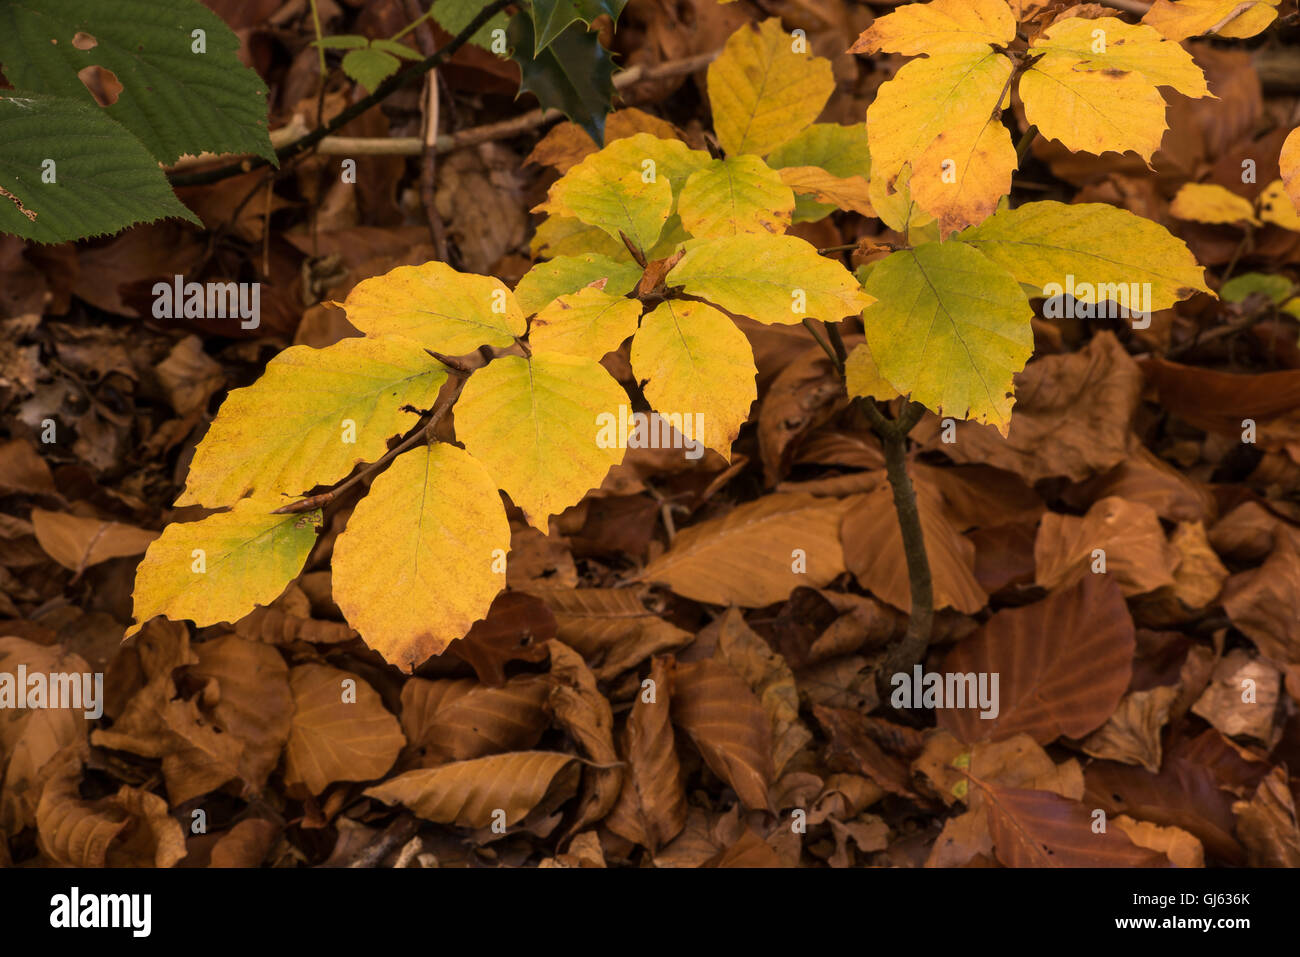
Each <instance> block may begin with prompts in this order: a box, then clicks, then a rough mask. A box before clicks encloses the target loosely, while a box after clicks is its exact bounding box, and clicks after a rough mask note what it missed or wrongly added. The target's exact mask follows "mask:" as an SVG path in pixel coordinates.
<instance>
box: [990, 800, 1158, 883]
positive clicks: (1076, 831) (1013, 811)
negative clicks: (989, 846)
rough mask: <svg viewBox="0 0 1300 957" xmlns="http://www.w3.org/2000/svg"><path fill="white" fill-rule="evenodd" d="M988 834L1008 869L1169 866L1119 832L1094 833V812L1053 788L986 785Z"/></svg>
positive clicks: (1156, 853) (995, 851)
mask: <svg viewBox="0 0 1300 957" xmlns="http://www.w3.org/2000/svg"><path fill="white" fill-rule="evenodd" d="M985 792H986V795H987V801H988V809H989V833H990V834H991V835H992V838H993V850H994V853H995V854H997V857H998V860H999V861H1001V862H1002V863H1003V864H1004V865H1006V866H1007V867H1168V866H1169V859H1168V858H1167V857H1166V856H1165V855H1164V854H1162V853H1159V852H1156V851H1152V850H1150V849H1148V848H1145V847H1139V846H1138V845H1137V844H1134V843H1133V842H1132V841H1131V840H1129V838H1128V836H1127V835H1126V834H1124V832H1123V831H1120V830H1110V829H1107V830H1106V831H1105V832H1104V833H1101V834H1098V833H1095V832H1094V831H1093V828H1092V825H1093V820H1094V818H1093V816H1092V812H1091V810H1090V809H1089V808H1088V807H1086V806H1085V805H1084V804H1083V803H1081V802H1079V801H1071V800H1068V799H1067V798H1063V797H1061V796H1060V795H1059V794H1053V793H1052V792H1050V791H1031V790H1026V789H1023V788H1002V787H998V786H997V785H989V786H988V787H987V788H986V789H985Z"/></svg>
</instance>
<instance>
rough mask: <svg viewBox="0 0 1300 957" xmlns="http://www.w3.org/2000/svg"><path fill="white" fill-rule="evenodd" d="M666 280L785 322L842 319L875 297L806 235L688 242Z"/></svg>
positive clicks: (741, 311)
mask: <svg viewBox="0 0 1300 957" xmlns="http://www.w3.org/2000/svg"><path fill="white" fill-rule="evenodd" d="M667 282H668V284H669V285H670V286H682V287H684V288H685V289H686V291H687V292H688V293H690V294H691V295H693V296H699V297H700V298H701V299H707V300H708V301H709V302H710V303H712V304H713V305H715V306H718V307H720V308H722V309H724V310H726V311H727V312H729V313H731V314H732V315H736V316H748V317H749V318H751V319H754V320H756V321H757V322H764V323H778V324H784V325H789V324H793V323H796V322H803V320H804V319H806V318H811V319H823V320H825V321H827V322H839V321H840V320H841V319H843V318H844V317H845V316H849V315H852V314H854V313H856V312H860V311H861V310H862V309H863V307H865V306H866V305H867V304H868V303H870V302H872V301H873V300H872V298H871V297H870V296H868V295H866V294H865V293H863V291H862V287H861V286H859V285H858V283H857V280H855V279H854V278H853V274H852V273H850V272H849V271H848V270H847V269H845V268H844V267H843V266H842V265H840V264H839V263H838V262H836V261H834V260H832V259H827V258H826V257H825V256H819V255H817V250H816V249H815V248H814V247H813V246H811V245H810V244H808V243H807V242H805V241H804V240H802V239H798V238H796V237H794V236H774V235H769V234H765V233H749V234H745V235H740V236H732V237H728V238H725V239H713V240H705V241H698V240H697V241H695V242H693V243H689V244H687V250H686V255H685V256H683V257H682V259H681V261H680V262H678V263H677V265H676V266H674V267H673V268H672V270H671V271H670V272H669V273H668V277H667Z"/></svg>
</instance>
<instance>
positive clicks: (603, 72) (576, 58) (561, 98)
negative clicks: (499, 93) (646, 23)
mask: <svg viewBox="0 0 1300 957" xmlns="http://www.w3.org/2000/svg"><path fill="white" fill-rule="evenodd" d="M506 38H507V39H508V40H509V42H510V46H511V49H512V51H513V52H512V53H511V59H513V60H514V61H515V62H516V63H518V64H519V71H520V73H521V74H522V77H523V78H522V80H521V81H520V83H519V89H520V91H521V92H525V91H526V92H529V93H532V94H534V95H535V96H536V97H537V99H538V101H540V102H541V104H542V107H543V109H549V108H551V107H554V108H556V109H558V110H561V111H562V112H563V113H564V115H565V116H567V117H568V118H569V119H571V120H573V122H575V123H577V124H578V125H579V126H581V127H582V128H583V129H585V130H586V131H587V132H588V133H590V134H591V136H592V139H594V140H595V141H596V142H597V143H601V142H603V141H604V139H605V114H607V113H608V112H609V106H610V101H611V99H612V98H613V95H614V61H613V60H612V59H610V55H609V51H608V50H606V49H605V48H604V47H602V46H601V45H600V40H599V39H598V37H597V35H596V34H595V33H589V32H588V31H586V30H584V29H583V28H582V27H581V26H578V25H577V24H570V26H569V27H568V28H567V29H565V30H564V31H563V32H561V33H560V35H559V36H558V37H556V38H555V40H554V42H553V43H551V44H550V46H548V47H547V48H546V49H545V50H543V51H542V52H541V54H540V55H538V56H537V57H536V58H532V57H529V55H528V51H529V50H532V49H533V48H534V44H533V21H532V18H530V17H529V16H528V14H526V13H517V14H515V16H514V17H513V18H512V19H511V20H510V27H509V29H508V30H507V32H506Z"/></svg>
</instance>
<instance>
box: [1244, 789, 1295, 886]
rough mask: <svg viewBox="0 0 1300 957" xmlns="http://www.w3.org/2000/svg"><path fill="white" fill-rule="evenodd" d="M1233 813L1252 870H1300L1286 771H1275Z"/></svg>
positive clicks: (1293, 802)
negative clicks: (1262, 868) (1260, 868)
mask: <svg viewBox="0 0 1300 957" xmlns="http://www.w3.org/2000/svg"><path fill="white" fill-rule="evenodd" d="M1232 813H1233V814H1235V815H1236V816H1237V833H1238V834H1239V835H1240V836H1241V843H1242V844H1244V845H1246V853H1247V856H1248V858H1249V861H1250V865H1251V866H1252V867H1300V825H1298V824H1297V821H1296V807H1295V796H1294V795H1293V794H1292V793H1291V789H1290V787H1289V786H1288V782H1287V774H1286V769H1285V768H1282V767H1279V768H1274V769H1273V771H1272V772H1271V773H1270V774H1269V775H1268V777H1266V778H1264V780H1263V781H1261V782H1260V784H1259V788H1258V789H1257V790H1256V791H1255V794H1254V796H1253V797H1252V798H1251V799H1250V800H1249V801H1238V802H1236V803H1235V804H1233V805H1232Z"/></svg>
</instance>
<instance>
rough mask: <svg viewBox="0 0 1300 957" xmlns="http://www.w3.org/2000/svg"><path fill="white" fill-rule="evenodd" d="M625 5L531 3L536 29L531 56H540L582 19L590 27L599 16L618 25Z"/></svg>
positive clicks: (574, 0)
mask: <svg viewBox="0 0 1300 957" xmlns="http://www.w3.org/2000/svg"><path fill="white" fill-rule="evenodd" d="M625 6H627V0H533V2H532V13H533V23H534V24H535V25H536V27H537V39H536V41H535V44H534V47H533V56H534V57H536V56H537V54H539V53H541V52H542V51H543V50H545V49H546V48H547V47H548V46H550V45H551V42H552V41H553V40H554V39H555V38H556V37H558V36H559V35H560V33H561V31H563V30H564V28H565V27H567V26H568V25H569V24H570V23H573V22H574V21H575V20H581V21H582V22H583V23H585V24H587V26H588V27H590V26H591V23H592V21H593V20H595V19H596V18H597V17H598V16H600V15H601V14H603V13H604V14H608V15H609V18H610V19H611V20H613V21H614V22H615V23H618V15H619V14H620V13H622V12H623V8H624V7H625Z"/></svg>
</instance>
